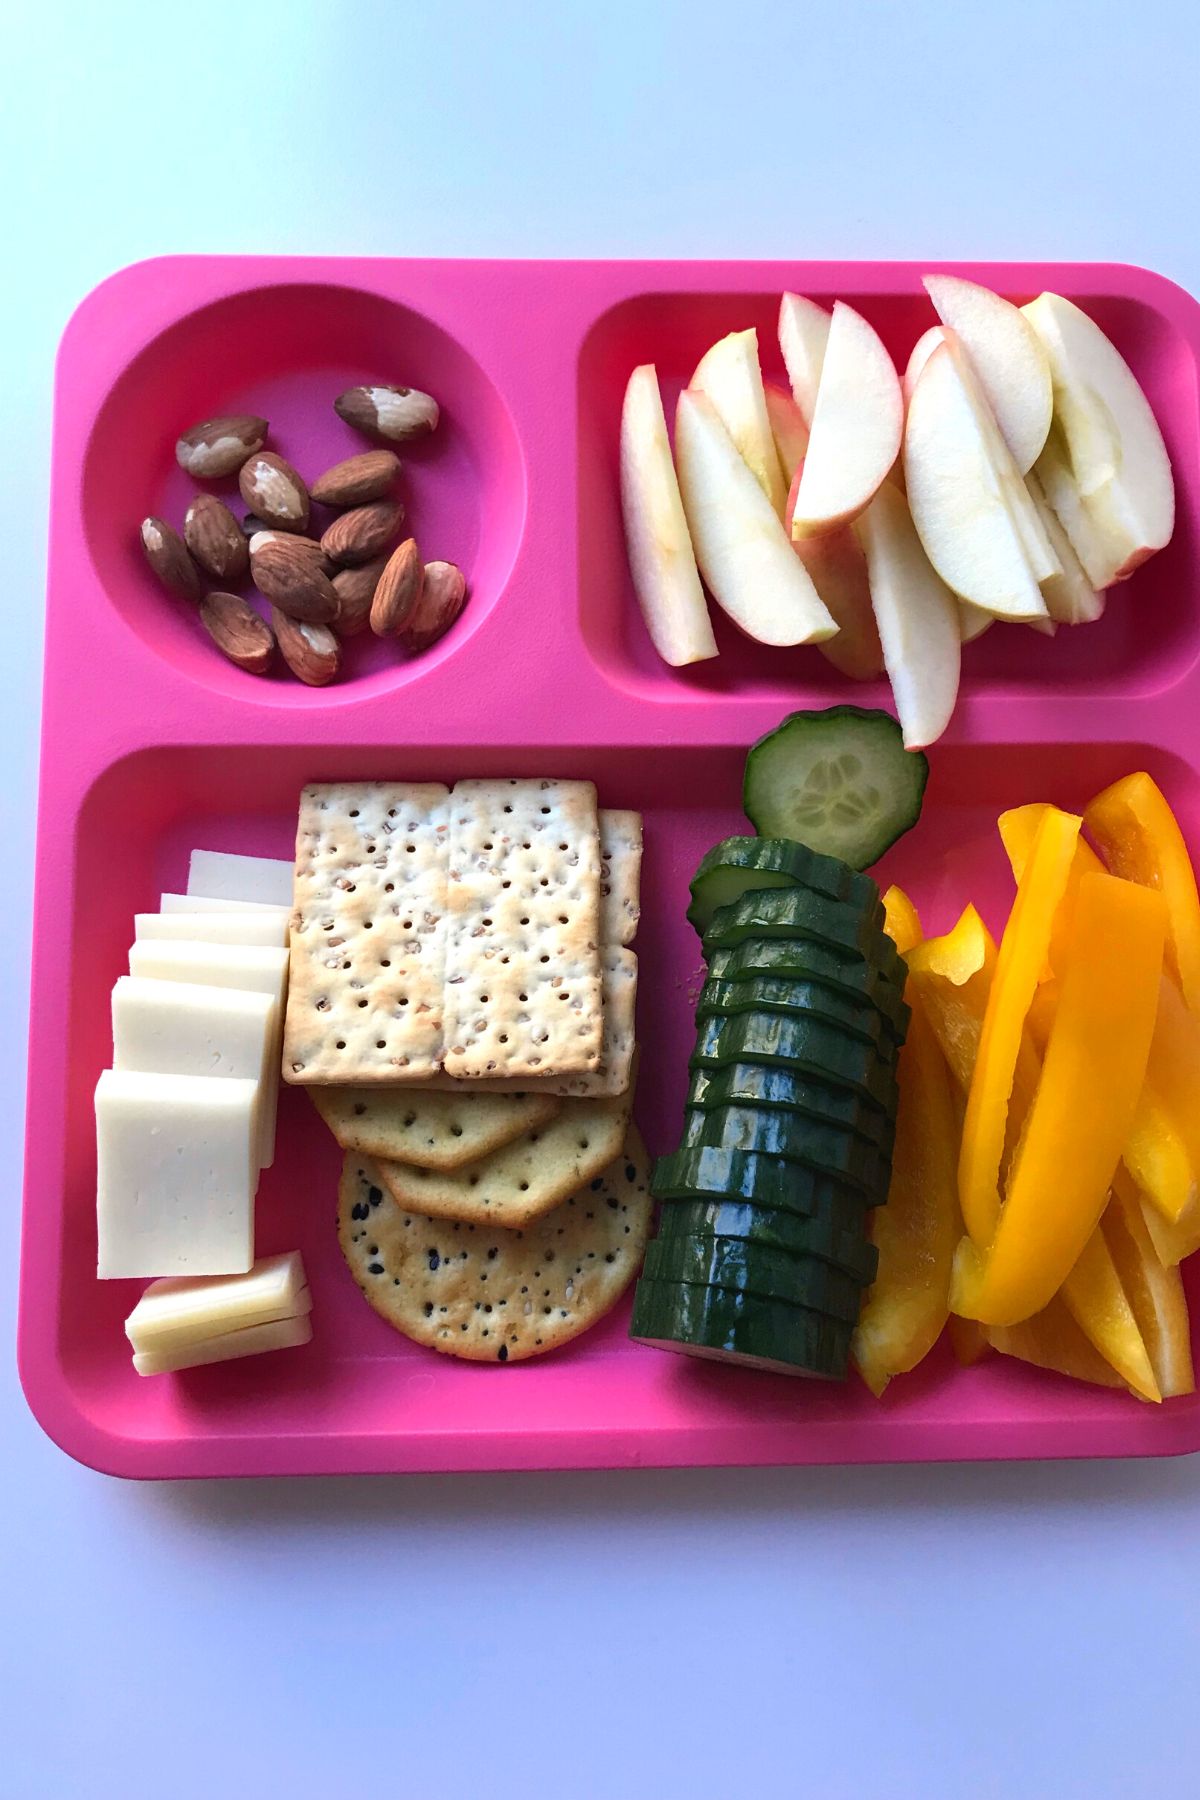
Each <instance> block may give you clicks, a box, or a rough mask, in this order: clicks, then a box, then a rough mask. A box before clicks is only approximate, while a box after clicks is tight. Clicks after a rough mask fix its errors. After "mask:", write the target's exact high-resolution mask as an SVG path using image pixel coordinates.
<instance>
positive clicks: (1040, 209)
mask: <svg viewBox="0 0 1200 1800" xmlns="http://www.w3.org/2000/svg"><path fill="white" fill-rule="evenodd" d="M17 10H18V9H16V8H13V9H12V16H10V18H9V19H8V21H7V33H6V38H5V46H4V49H5V65H6V67H5V104H4V106H3V107H2V108H0V139H2V140H3V142H2V143H0V148H2V149H3V151H4V155H3V166H4V168H5V170H6V191H5V252H6V256H5V262H6V280H5V282H4V284H3V287H2V289H0V308H3V312H4V325H5V330H4V332H3V334H2V335H0V345H2V354H3V357H4V371H3V388H2V391H3V394H4V409H3V429H4V432H5V436H6V440H7V441H6V446H5V456H4V464H3V466H4V470H5V479H4V481H3V483H2V484H0V513H2V515H3V527H4V529H3V539H2V541H3V543H4V547H5V595H4V605H5V619H6V630H5V637H4V644H5V651H6V654H5V657H4V661H3V669H4V677H3V681H4V689H5V695H6V704H5V705H4V706H3V707H2V708H0V731H3V734H4V735H3V745H4V755H5V764H4V766H5V770H6V776H7V779H6V780H5V781H4V783H3V787H2V794H3V798H2V800H0V806H3V808H4V820H3V823H4V842H5V846H6V851H7V857H8V867H9V869H10V885H12V883H13V882H15V883H16V887H15V891H14V892H12V893H11V894H10V905H11V907H12V909H13V916H14V917H15V918H17V919H25V918H26V917H27V913H26V911H25V900H26V895H25V894H24V893H23V892H22V891H21V889H20V871H21V870H22V869H25V870H28V869H29V867H30V866H31V856H32V843H33V824H32V819H33V800H34V783H35V766H36V737H35V731H36V706H37V702H36V696H37V692H38V684H39V667H40V625H39V606H40V601H39V595H40V593H41V589H42V582H43V565H44V541H45V525H44V521H45V486H46V469H47V455H48V442H49V425H50V405H49V392H50V377H51V366H52V359H53V354H54V346H55V343H56V340H57V338H58V335H59V332H60V331H61V328H62V325H63V322H64V321H65V319H66V317H67V314H68V313H69V311H70V310H71V308H72V306H73V305H74V304H75V302H76V301H77V300H78V299H79V298H80V297H81V296H82V295H83V294H84V293H85V292H86V291H87V290H88V289H89V288H90V287H91V286H92V285H93V284H94V283H95V282H96V281H98V280H99V279H100V278H101V277H102V276H103V275H106V274H107V273H109V272H110V270H112V269H115V268H117V267H118V266H120V265H121V264H123V263H127V262H129V261H131V260H133V259H135V258H139V257H144V256H152V255H157V254H160V253H163V252H167V251H173V250H194V251H211V250H243V251H255V250H272V251H315V250H323V251H329V252H334V253H336V252H372V253H389V252H391V253H396V254H401V255H402V254H406V253H422V254H440V253H446V254H451V253H453V254H500V255H503V254H508V253H515V254H526V255H530V254H562V255H589V254H601V255H603V254H625V255H659V254H661V255H713V254H728V255H733V256H739V255H740V256H789V255H795V256H798V257H803V256H859V257H871V256H904V257H916V258H920V257H925V256H928V257H935V256H940V257H951V256H956V255H961V256H997V257H1002V256H1031V257H1039V256H1041V257H1081V258H1089V257H1091V258H1101V257H1104V258H1108V257H1113V258H1119V259H1124V260H1127V261H1132V262H1141V263H1147V264H1151V265H1153V266H1155V267H1157V268H1159V269H1161V270H1162V271H1163V272H1164V273H1166V274H1168V275H1171V276H1173V277H1174V278H1175V279H1176V280H1178V281H1180V282H1182V283H1183V284H1184V285H1185V286H1190V287H1192V288H1193V289H1200V238H1198V237H1197V233H1196V230H1195V197H1196V193H1197V174H1198V169H1197V161H1198V153H1197V143H1198V141H1200V140H1198V136H1197V128H1196V115H1197V63H1198V50H1200V17H1198V14H1197V11H1196V9H1195V7H1194V6H1193V5H1192V4H1189V3H1188V0H1175V3H1173V4H1164V3H1162V0H1143V3H1142V4H1140V5H1138V6H1136V7H1134V6H1120V7H1118V6H1114V5H1112V4H1109V3H1108V0H1093V4H1091V5H1084V4H1083V0H1018V3H1013V0H1005V4H1003V5H998V6H996V7H994V8H988V7H983V6H968V5H963V4H962V3H961V0H936V3H935V0H909V3H908V4H905V5H903V6H901V5H896V4H892V3H891V0H874V3H871V0H837V4H833V3H830V4H826V5H812V4H798V5H791V6H780V5H766V4H763V3H762V0H742V3H741V4H739V5H737V6H736V7H729V6H725V7H718V6H717V5H714V4H711V3H701V0H688V3H687V4H683V3H680V4H675V5H661V4H659V5H655V4H653V3H651V4H647V3H646V0H636V3H635V0H612V4H610V5H608V6H605V7H602V8H598V9H597V8H588V9H585V8H582V7H581V6H579V5H578V4H576V3H575V0H558V3H551V0H538V3H536V4H530V3H525V4H522V5H521V6H519V7H512V8H498V7H497V6H495V5H494V4H489V5H486V6H485V5H483V4H479V3H476V4H457V3H455V0H444V3H443V4H441V5H438V6H426V5H417V4H408V3H405V4H381V5H379V6H378V7H375V6H368V5H362V4H354V3H353V0H341V3H340V4H333V3H332V0H321V3H313V0H307V3H305V0H293V4H292V5H291V6H290V7H289V8H287V9H285V10H280V9H273V10H272V11H271V13H270V15H269V16H268V15H267V14H265V13H262V12H259V13H255V12H254V11H253V10H248V9H246V8H245V7H241V6H239V7H234V6H232V5H229V4H221V3H214V4H211V5H209V6H207V7H205V8H204V9H203V10H197V9H194V8H189V7H163V6H157V7H156V6H151V5H149V4H143V5H136V6H131V5H129V4H121V3H120V0H111V3H110V4H108V5H105V6H97V5H85V4H84V0H78V3H77V4H75V5H65V4H62V3H61V0H60V3H58V4H54V3H53V0H50V3H43V4H41V5H38V6H23V7H21V8H20V9H19V12H20V17H19V18H18V17H17V16H16V14H17ZM525 323H527V322H518V324H517V327H516V328H518V329H521V328H524V325H525ZM7 993H8V996H9V999H8V1002H7V1003H8V1006H9V1008H10V1012H11V1025H10V1029H9V1030H8V1031H7V1032H6V1033H5V1034H4V1040H3V1045H4V1048H3V1054H4V1057H5V1065H4V1080H3V1083H0V1095H2V1099H0V1104H2V1105H3V1107H4V1114H5V1120H6V1123H7V1125H8V1130H7V1133H6V1138H5V1141H6V1145H7V1151H6V1155H7V1163H8V1180H7V1183H6V1187H7V1192H8V1195H9V1204H8V1206H7V1208H6V1211H5V1214H4V1221H5V1222H4V1224H3V1226H2V1227H0V1231H2V1232H3V1250H4V1255H3V1267H4V1269H5V1271H6V1273H5V1275H4V1278H3V1284H2V1289H0V1309H2V1312H3V1328H4V1334H5V1337H6V1340H7V1341H9V1342H10V1343H11V1340H12V1336H13V1330H14V1324H13V1311H12V1309H13V1281H14V1273H15V1264H16V1250H17V1229H18V1227H17V1210H16V1203H15V1195H16V1191H17V1184H18V1171H19V1162H20V1140H21V1133H22V1129H23V1127H22V1123H21V1121H22V1117H23V1100H22V1090H23V1071H24V1022H23V1020H24V1001H23V997H22V996H23V988H22V976H21V971H20V970H19V968H18V967H17V966H16V964H15V961H14V962H13V963H11V964H10V967H9V970H8V982H7ZM35 1117H36V1109H35ZM0 1442H2V1445H3V1451H4V1468H5V1477H6V1479H5V1481H4V1483H3V1486H2V1489H0V1524H2V1526H3V1529H2V1530H0V1591H2V1592H3V1595H4V1600H3V1608H2V1612H3V1619H4V1630H3V1631H0V1745H2V1751H0V1756H2V1769H0V1789H2V1791H3V1794H4V1800H51V1797H53V1800H62V1797H63V1796H65V1795H68V1794H71V1795H79V1796H86V1797H87V1800H107V1797H108V1796H110V1795H112V1796H116V1795H118V1794H119V1795H120V1796H121V1800H149V1797H150V1796H151V1795H153V1794H157V1793H158V1792H159V1791H160V1789H161V1785H162V1779H163V1773H164V1771H169V1780H170V1787H171V1793H172V1796H173V1800H210V1797H211V1795H212V1794H214V1793H218V1794H222V1795H227V1796H228V1797H229V1800H250V1797H251V1796H258V1795H268V1794H272V1793H276V1792H280V1791H282V1790H283V1789H284V1788H285V1787H286V1791H287V1792H288V1793H289V1795H292V1796H295V1800H310V1797H311V1800H317V1797H321V1800H325V1797H326V1796H338V1795H341V1794H343V1793H345V1792H347V1791H348V1789H349V1788H350V1787H351V1786H354V1787H357V1786H363V1787H366V1786H367V1785H368V1784H369V1785H370V1786H371V1787H372V1788H374V1787H375V1786H383V1787H386V1788H387V1789H388V1790H389V1791H391V1792H395V1793H396V1794H398V1795H399V1794H403V1795H404V1796H406V1797H407V1796H408V1795H412V1794H421V1793H440V1792H442V1791H443V1790H447V1789H449V1788H450V1787H452V1786H456V1787H463V1788H466V1789H468V1790H469V1789H470V1788H472V1787H475V1786H478V1787H481V1788H484V1789H485V1791H486V1793H487V1794H488V1796H489V1800H510V1797H514V1796H517V1795H521V1796H528V1795H530V1794H531V1793H540V1792H542V1791H550V1790H551V1789H559V1788H562V1789H564V1790H566V1791H568V1792H569V1793H570V1794H571V1795H572V1797H573V1800H595V1797H603V1800H610V1797H613V1796H621V1797H622V1800H624V1796H627V1795H642V1794H650V1795H653V1796H654V1800H744V1797H745V1796H750V1795H754V1794H756V1793H757V1792H758V1791H759V1790H760V1789H761V1790H763V1791H766V1792H769V1793H778V1794H782V1795H785V1796H789V1797H790V1796H791V1795H793V1794H804V1795H809V1794H813V1795H815V1794H820V1795H821V1796H822V1800H849V1797H851V1796H853V1797H854V1800H859V1797H860V1796H861V1795H863V1794H872V1795H886V1796H887V1797H888V1800H917V1797H918V1796H920V1797H921V1800H939V1797H940V1796H948V1797H950V1796H952V1797H953V1800H962V1797H963V1796H966V1795H970V1796H971V1800H1042V1796H1052V1797H1053V1800H1084V1796H1086V1797H1087V1800H1130V1797H1136V1800H1142V1797H1143V1796H1153V1800H1176V1797H1178V1800H1183V1797H1185V1796H1191V1795H1193V1794H1194V1793H1195V1791H1196V1783H1197V1776H1196V1769H1197V1764H1198V1763H1200V1709H1198V1708H1197V1705H1196V1694H1197V1677H1198V1674H1200V1609H1198V1608H1197V1604H1196V1592H1197V1589H1198V1587H1200V1464H1197V1463H1196V1462H1194V1461H1186V1462H1178V1463H1160V1464H1141V1465H1134V1464H1122V1465H1106V1464H1098V1465H1090V1466H1076V1467H1072V1466H1065V1465H1064V1466H1052V1465H1045V1466H1040V1467H995V1468H989V1467H981V1468H946V1469H939V1468H932V1469H895V1470H886V1469H882V1470H872V1469H858V1470H851V1471H837V1470H829V1471H814V1472H808V1473H806V1472H804V1471H794V1472H788V1471H782V1472H779V1473H771V1472H763V1471H753V1472H750V1473H747V1474H739V1473H724V1472H722V1473H698V1474H691V1473H672V1474H656V1473H650V1472H647V1473H643V1474H636V1475H589V1476H580V1477H554V1476H529V1477H496V1478H482V1477H479V1478H472V1479H470V1480H452V1479H448V1478H434V1477H430V1478H428V1479H425V1478H422V1479H418V1480H394V1481H391V1480H389V1481H368V1482H349V1481H319V1482H308V1483H305V1482H296V1483H292V1484H290V1485H288V1484H276V1483H271V1482H258V1483H253V1484H249V1485H236V1484H228V1485H225V1486H207V1485H204V1484H196V1483H193V1484H188V1485H185V1486H183V1487H177V1488H170V1489H168V1488H153V1487H134V1486H128V1485H124V1484H121V1483H118V1482H113V1481H108V1480H105V1479H103V1478H102V1477H99V1476H96V1475H92V1474H89V1473H88V1472H87V1471H86V1470H84V1469H81V1468H78V1467H76V1466H75V1465H74V1464H73V1463H71V1462H69V1461H68V1459H67V1458H66V1457H64V1456H63V1455H62V1453H61V1452H60V1451H58V1450H57V1449H55V1447H54V1446H53V1445H52V1444H51V1443H49V1442H48V1441H47V1440H46V1439H45V1438H44V1437H43V1436H42V1434H41V1432H40V1431H39V1429H38V1427H37V1426H36V1425H35V1424H34V1423H33V1421H32V1420H31V1418H30V1417H29V1416H28V1414H27V1412H26V1411H25V1408H24V1403H23V1401H22V1400H21V1397H20V1395H19V1392H18V1390H17V1384H16V1377H15V1372H14V1370H13V1367H12V1362H11V1356H10V1357H9V1358H8V1359H6V1361H5V1363H4V1364H3V1366H0ZM147 1645H154V1646H155V1647H156V1649H155V1654H152V1655H147V1654H146V1646H147ZM231 1771H234V1772H235V1773H231Z"/></svg>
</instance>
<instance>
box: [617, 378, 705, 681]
mask: <svg viewBox="0 0 1200 1800" xmlns="http://www.w3.org/2000/svg"><path fill="white" fill-rule="evenodd" d="M621 510H622V513H623V515H624V519H625V543H626V545H627V547H628V551H629V567H630V569H631V571H632V573H633V585H634V588H635V589H636V591H637V597H638V603H639V605H640V606H641V609H642V616H643V618H644V619H645V621H646V629H647V630H648V631H649V633H650V636H651V638H652V639H653V642H654V648H655V649H656V650H657V651H658V654H659V655H660V656H661V657H662V659H663V661H664V662H666V663H670V665H671V666H672V668H676V669H678V668H682V667H683V666H684V664H685V663H694V662H703V661H704V660H705V659H706V658H707V657H710V656H715V655H716V654H717V643H716V639H715V638H714V637H713V630H712V622H711V620H710V619H709V616H708V607H707V605H706V603H705V599H704V589H703V588H702V587H701V586H700V576H699V572H698V571H697V568H696V558H695V556H694V554H693V552H692V540H691V537H690V536H689V534H688V526H687V520H686V518H685V517H684V512H683V502H682V500H681V499H680V497H679V483H678V481H677V480H676V478H675V465H674V463H673V462H672V461H671V444H670V440H669V439H668V437H667V421H666V416H665V414H664V413H663V403H662V395H661V394H660V392H659V387H658V375H657V373H656V372H655V368H654V364H653V363H643V364H642V366H641V368H638V369H635V370H634V371H633V374H632V375H631V376H630V377H629V385H628V386H627V387H626V389H625V404H624V407H623V408H622V412H621Z"/></svg>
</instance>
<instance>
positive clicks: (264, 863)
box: [188, 850, 292, 906]
mask: <svg viewBox="0 0 1200 1800" xmlns="http://www.w3.org/2000/svg"><path fill="white" fill-rule="evenodd" d="M188 893H189V894H203V895H205V897H206V898H208V899H212V900H254V901H257V902H258V904H259V905H264V904H265V905H268V906H291V904H292V860H291V858H290V857H289V858H288V859H287V861H286V862H283V861H280V860H278V859H276V858H274V857H269V856H235V855H234V854H232V852H230V851H228V850H193V851H192V860H191V865H190V867H189V869H188Z"/></svg>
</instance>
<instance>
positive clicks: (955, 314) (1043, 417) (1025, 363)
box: [925, 275, 1054, 475]
mask: <svg viewBox="0 0 1200 1800" xmlns="http://www.w3.org/2000/svg"><path fill="white" fill-rule="evenodd" d="M925 291H926V293H927V294H928V295H929V298H930V299H931V300H932V301H933V304H934V307H935V308H936V310H937V315H938V318H939V319H940V320H941V321H942V324H943V325H948V326H949V327H950V328H951V330H952V331H954V332H955V333H956V334H957V336H958V339H959V342H960V343H961V344H962V346H963V348H964V349H965V351H966V353H967V356H968V357H969V358H970V362H971V367H972V368H973V369H974V371H975V374H976V376H977V378H978V381H979V385H980V387H981V388H982V389H983V392H984V394H985V396H986V397H987V401H988V404H989V405H990V406H991V409H992V412H993V413H994V415H995V419H996V423H997V425H998V426H999V427H1000V435H1001V436H1002V437H1003V439H1004V441H1005V443H1006V444H1007V445H1008V447H1009V450H1010V451H1011V452H1012V459H1013V461H1014V462H1015V463H1016V465H1017V468H1018V469H1019V470H1020V472H1021V474H1022V475H1024V474H1026V473H1027V471H1028V470H1030V469H1031V468H1032V467H1033V465H1034V463H1035V462H1036V461H1037V459H1038V457H1039V456H1040V455H1041V452H1042V446H1043V445H1044V444H1045V442H1046V434H1047V433H1048V432H1049V430H1050V415H1051V412H1052V410H1053V405H1054V396H1053V392H1052V389H1051V385H1050V363H1049V359H1048V358H1047V356H1046V352H1045V351H1044V350H1043V348H1042V345H1041V342H1040V340H1039V338H1038V335H1037V332H1036V331H1035V330H1034V329H1033V327H1032V325H1031V324H1030V323H1029V320H1028V319H1027V318H1026V317H1025V315H1024V314H1023V313H1022V311H1021V309H1020V307H1019V306H1014V305H1013V304H1012V302H1011V300H1005V299H1003V298H1002V297H1001V295H999V294H994V293H993V292H992V290H991V288H986V287H981V286H980V285H979V283H978V282H975V281H964V280H963V279H962V277H961V276H959V275H927V276H926V277H925Z"/></svg>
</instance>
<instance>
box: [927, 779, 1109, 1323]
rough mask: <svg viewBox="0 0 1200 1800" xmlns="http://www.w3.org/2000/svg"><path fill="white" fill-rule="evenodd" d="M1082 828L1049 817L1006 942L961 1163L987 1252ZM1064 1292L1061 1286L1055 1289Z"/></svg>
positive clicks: (970, 1216) (967, 1216)
mask: <svg viewBox="0 0 1200 1800" xmlns="http://www.w3.org/2000/svg"><path fill="white" fill-rule="evenodd" d="M1080 824H1081V820H1080V819H1079V818H1078V817H1077V816H1076V814H1074V813H1064V812H1060V811H1059V810H1058V808H1057V807H1050V808H1048V809H1047V811H1046V813H1045V815H1044V817H1043V819H1042V822H1041V824H1040V825H1039V826H1038V832H1037V837H1036V838H1035V839H1034V845H1033V851H1032V854H1031V855H1030V858H1029V863H1028V866H1027V868H1026V870H1025V873H1024V875H1023V876H1022V878H1021V880H1020V882H1019V883H1018V886H1017V897H1016V899H1015V900H1014V901H1013V908H1012V912H1011V913H1010V914H1009V917H1008V923H1007V925H1006V926H1005V928H1004V936H1003V937H1002V938H1001V940H1000V951H999V955H998V956H997V958H996V973H995V975H994V977H993V979H992V985H991V989H990V991H989V993H988V1002H987V1011H986V1012H985V1013H984V1016H983V1030H982V1032H981V1033H980V1038H979V1054H978V1056H977V1057H976V1059H975V1069H974V1073H973V1075H972V1077H971V1088H970V1092H969V1093H968V1095H967V1111H966V1117H965V1118H964V1120H963V1137H962V1150H961V1152H960V1155H959V1159H958V1197H959V1203H960V1205H961V1206H962V1214H963V1220H964V1222H965V1224H966V1227H967V1230H968V1231H969V1233H970V1234H971V1237H972V1238H973V1239H974V1241H975V1243H976V1244H978V1245H980V1246H984V1245H987V1244H988V1243H989V1242H990V1241H991V1238H992V1234H993V1232H994V1231H995V1229H996V1220H997V1218H998V1216H999V1212H1000V1176H1001V1164H1002V1162H1003V1158H1004V1140H1005V1129H1006V1126H1007V1124H1008V1114H1009V1102H1010V1100H1011V1098H1012V1090H1013V1078H1014V1074H1015V1071H1016V1066H1017V1057H1018V1055H1019V1053H1020V1049H1021V1034H1022V1032H1023V1030H1024V1027H1025V1017H1026V1014H1027V1013H1028V1011H1029V1003H1030V1001H1031V1000H1032V999H1033V996H1034V992H1035V990H1036V988H1037V985H1038V981H1039V978H1040V976H1041V973H1042V970H1043V968H1044V966H1045V964H1046V961H1047V958H1048V953H1049V948H1050V928H1051V925H1052V924H1053V921H1054V915H1055V913H1056V911H1057V910H1058V904H1059V901H1060V900H1061V899H1062V897H1063V893H1064V891H1065V889H1066V885H1067V880H1068V877H1069V875H1070V873H1071V861H1072V858H1073V856H1074V854H1075V845H1076V844H1077V842H1078V841H1079V827H1080ZM1058 1285H1059V1284H1058V1283H1057V1282H1056V1283H1055V1288H1057V1286H1058ZM1051 1292H1054V1289H1051ZM956 1310H957V1309H956ZM1029 1310H1030V1311H1031V1312H1033V1311H1036V1308H1034V1307H1030V1309H1029ZM1001 1322H1002V1321H999V1320H997V1321H995V1323H1001ZM1003 1322H1007V1321H1003Z"/></svg>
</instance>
